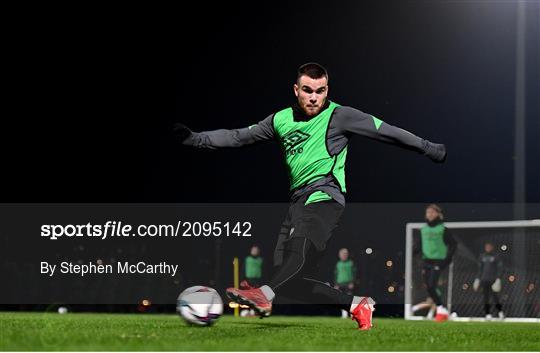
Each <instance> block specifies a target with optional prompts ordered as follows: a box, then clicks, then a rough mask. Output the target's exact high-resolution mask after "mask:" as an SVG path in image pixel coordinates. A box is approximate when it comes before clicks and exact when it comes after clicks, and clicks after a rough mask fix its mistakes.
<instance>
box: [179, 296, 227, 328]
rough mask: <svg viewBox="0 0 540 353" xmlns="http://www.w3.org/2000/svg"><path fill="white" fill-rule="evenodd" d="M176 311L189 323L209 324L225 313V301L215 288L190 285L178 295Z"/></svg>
mask: <svg viewBox="0 0 540 353" xmlns="http://www.w3.org/2000/svg"><path fill="white" fill-rule="evenodd" d="M176 311H177V312H178V314H180V316H181V317H182V318H183V319H184V320H185V321H186V322H187V323H190V324H193V325H198V326H209V325H212V324H213V323H214V322H215V321H216V320H217V319H219V317H220V316H221V315H222V314H223V301H222V300H221V297H220V296H219V294H218V292H217V291H216V290H215V289H213V288H210V287H205V286H194V287H189V288H188V289H186V290H184V291H183V292H182V293H180V295H179V296H178V299H177V301H176Z"/></svg>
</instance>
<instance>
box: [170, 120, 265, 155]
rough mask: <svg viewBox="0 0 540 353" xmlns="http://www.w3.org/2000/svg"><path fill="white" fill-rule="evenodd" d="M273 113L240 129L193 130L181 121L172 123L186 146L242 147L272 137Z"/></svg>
mask: <svg viewBox="0 0 540 353" xmlns="http://www.w3.org/2000/svg"><path fill="white" fill-rule="evenodd" d="M272 120H273V115H271V116H269V117H267V118H266V119H264V120H262V121H260V122H259V123H258V124H255V125H251V126H249V127H246V128H242V129H232V130H226V129H220V130H213V131H202V132H193V131H191V130H190V129H189V128H188V127H187V126H185V125H184V124H181V123H176V124H175V125H174V132H175V135H176V136H177V138H178V139H179V140H180V141H181V142H182V144H184V145H186V146H193V147H198V148H209V149H216V148H225V147H242V146H246V145H251V144H254V143H257V142H262V141H268V140H271V139H273V138H274V126H273V122H272Z"/></svg>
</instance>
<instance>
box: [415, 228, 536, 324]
mask: <svg viewBox="0 0 540 353" xmlns="http://www.w3.org/2000/svg"><path fill="white" fill-rule="evenodd" d="M424 225H425V223H408V224H407V226H406V261H405V319H409V320H422V319H425V318H426V316H427V315H428V311H429V309H430V308H429V305H426V306H425V307H426V308H425V309H424V310H418V311H415V312H413V311H412V309H413V305H415V304H417V303H421V302H426V300H427V301H428V303H429V300H430V299H429V296H428V293H427V291H426V287H425V285H424V283H423V279H422V259H421V256H422V255H421V254H414V253H413V247H414V246H415V244H417V243H416V242H418V241H419V237H420V229H421V228H422V227H423V226H424ZM445 226H446V227H447V228H448V229H450V230H451V233H452V235H453V236H454V238H455V239H456V241H457V243H458V246H457V249H456V252H455V254H454V257H453V261H452V264H451V265H450V266H448V267H447V268H446V269H445V270H444V271H443V272H442V273H441V276H440V278H439V283H438V284H439V289H440V290H441V292H442V299H443V303H444V304H445V305H446V306H447V308H448V309H449V312H450V313H451V319H453V320H485V311H484V298H483V294H482V290H481V289H479V290H478V291H475V290H474V281H475V278H477V277H478V274H479V256H480V254H481V253H482V252H483V251H484V244H486V243H491V244H493V245H494V246H495V253H496V254H497V256H498V258H499V259H500V260H501V261H502V267H501V268H500V271H499V278H500V279H501V284H502V286H501V288H500V291H499V292H498V293H497V294H498V296H499V300H500V302H501V304H502V310H503V311H504V313H505V316H506V318H505V321H523V322H526V321H530V322H540V221H538V220H532V221H494V222H445ZM490 299H491V300H492V298H490ZM490 302H491V303H492V301H490ZM492 307H494V306H493V305H492ZM417 308H418V306H416V307H415V309H417Z"/></svg>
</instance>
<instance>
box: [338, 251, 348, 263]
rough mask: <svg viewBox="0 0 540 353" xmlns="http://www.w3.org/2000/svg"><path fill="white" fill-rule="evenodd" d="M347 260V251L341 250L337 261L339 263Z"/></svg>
mask: <svg viewBox="0 0 540 353" xmlns="http://www.w3.org/2000/svg"><path fill="white" fill-rule="evenodd" d="M348 258H349V252H348V251H347V250H341V251H340V252H339V259H340V260H341V261H347V259H348Z"/></svg>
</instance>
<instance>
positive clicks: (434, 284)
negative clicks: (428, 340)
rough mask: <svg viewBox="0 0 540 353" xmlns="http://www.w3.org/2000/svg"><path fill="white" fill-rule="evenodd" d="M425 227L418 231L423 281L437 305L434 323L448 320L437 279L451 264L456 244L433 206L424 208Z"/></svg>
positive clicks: (439, 209)
mask: <svg viewBox="0 0 540 353" xmlns="http://www.w3.org/2000/svg"><path fill="white" fill-rule="evenodd" d="M425 217H426V225H425V226H424V227H422V229H421V230H420V240H421V251H422V260H423V268H422V273H423V280H424V284H425V286H426V288H427V291H428V294H429V296H430V298H431V299H433V302H434V303H435V305H437V313H436V315H435V320H436V321H445V320H447V319H448V310H447V309H446V308H445V307H444V305H443V301H442V297H441V290H440V288H439V277H440V276H441V272H442V271H443V270H444V269H445V268H446V267H447V266H448V265H449V264H450V263H451V262H452V256H453V255H454V252H455V251H456V247H457V243H456V241H455V239H454V237H453V236H452V235H451V233H450V231H449V230H448V228H446V227H445V226H444V223H443V218H444V216H443V213H442V210H441V208H440V207H439V206H437V205H435V204H431V205H428V206H427V207H426V213H425Z"/></svg>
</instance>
